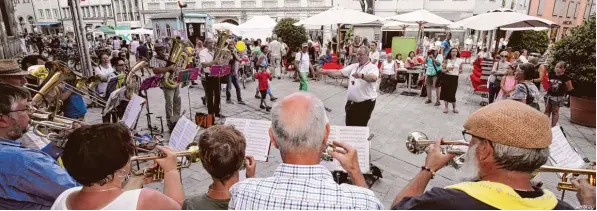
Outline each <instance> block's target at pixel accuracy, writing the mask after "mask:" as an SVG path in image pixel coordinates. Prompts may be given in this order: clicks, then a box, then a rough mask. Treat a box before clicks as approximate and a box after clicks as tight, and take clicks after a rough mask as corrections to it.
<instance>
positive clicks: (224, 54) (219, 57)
mask: <svg viewBox="0 0 597 211" xmlns="http://www.w3.org/2000/svg"><path fill="white" fill-rule="evenodd" d="M229 33H230V31H218V34H217V37H218V40H217V41H216V46H215V47H214V49H215V50H214V51H215V52H214V61H218V65H227V64H228V62H229V61H230V60H231V59H232V58H233V57H232V52H230V50H228V48H227V47H226V40H228V37H229V36H230V34H229Z"/></svg>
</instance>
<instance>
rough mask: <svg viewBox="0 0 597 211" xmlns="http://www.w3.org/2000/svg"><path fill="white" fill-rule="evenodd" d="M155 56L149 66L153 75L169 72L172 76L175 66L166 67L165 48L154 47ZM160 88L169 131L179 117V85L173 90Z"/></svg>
mask: <svg viewBox="0 0 597 211" xmlns="http://www.w3.org/2000/svg"><path fill="white" fill-rule="evenodd" d="M155 52H156V56H154V57H152V58H151V60H150V62H149V66H150V67H151V69H152V70H153V73H154V74H164V73H167V72H170V73H172V74H174V72H175V71H176V69H177V68H176V66H174V65H173V66H169V67H167V64H168V61H167V59H168V58H167V57H166V54H165V52H166V48H165V47H164V46H156V47H155ZM160 88H161V89H162V91H163V92H164V98H166V119H167V125H168V128H169V129H170V130H172V129H174V125H175V123H176V122H177V121H178V118H179V117H180V106H181V101H180V84H178V85H176V87H175V88H173V89H170V88H168V87H166V86H164V85H163V84H160Z"/></svg>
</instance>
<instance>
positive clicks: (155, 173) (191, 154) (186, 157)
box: [131, 142, 200, 181]
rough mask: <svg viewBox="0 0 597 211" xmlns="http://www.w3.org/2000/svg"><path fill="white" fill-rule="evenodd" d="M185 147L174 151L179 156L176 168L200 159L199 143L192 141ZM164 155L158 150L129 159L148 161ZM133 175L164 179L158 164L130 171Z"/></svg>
mask: <svg viewBox="0 0 597 211" xmlns="http://www.w3.org/2000/svg"><path fill="white" fill-rule="evenodd" d="M186 148H187V149H186V150H184V151H179V152H176V157H181V158H182V159H179V162H178V167H177V169H182V168H189V167H190V166H191V163H197V162H199V161H200V159H199V144H198V143H196V142H192V143H191V144H189V145H188V146H187V147H186ZM165 157H166V155H165V154H164V153H162V152H158V153H157V154H148V155H138V156H133V157H131V161H149V160H156V159H161V158H165ZM131 173H132V174H133V175H134V176H144V177H151V178H152V180H153V181H158V180H163V179H164V174H165V173H166V172H164V169H162V168H161V167H160V166H159V165H158V166H156V167H148V168H144V169H140V170H137V171H131Z"/></svg>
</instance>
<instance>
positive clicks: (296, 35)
mask: <svg viewBox="0 0 597 211" xmlns="http://www.w3.org/2000/svg"><path fill="white" fill-rule="evenodd" d="M296 22H298V20H296V19H294V18H283V19H282V20H280V21H278V24H276V27H274V34H276V35H277V36H278V37H280V38H282V41H284V43H286V45H288V48H289V51H294V50H296V48H298V47H300V46H301V44H303V43H305V42H307V30H306V29H305V27H304V26H295V25H293V24H294V23H296Z"/></svg>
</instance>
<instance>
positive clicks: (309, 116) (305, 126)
mask: <svg viewBox="0 0 597 211" xmlns="http://www.w3.org/2000/svg"><path fill="white" fill-rule="evenodd" d="M292 95H303V96H305V97H307V98H308V99H309V101H310V102H309V107H307V108H305V109H304V110H302V111H297V110H293V111H290V112H281V105H282V104H283V103H276V104H275V105H274V107H273V108H272V130H273V136H274V137H275V139H276V143H277V144H278V148H279V149H280V153H281V154H284V153H285V152H289V151H293V152H296V151H303V150H319V147H320V146H321V144H322V142H323V139H324V136H325V127H326V124H327V123H328V118H327V115H326V113H325V107H324V105H323V102H321V100H319V99H317V98H316V97H315V96H313V95H311V94H309V93H305V92H300V93H294V94H292ZM292 95H291V96H292ZM304 116H306V118H304V120H302V121H301V122H297V121H295V120H297V119H300V118H297V117H304Z"/></svg>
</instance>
